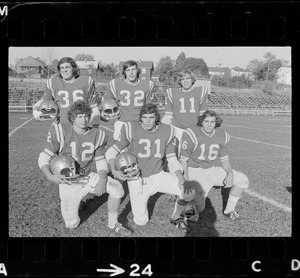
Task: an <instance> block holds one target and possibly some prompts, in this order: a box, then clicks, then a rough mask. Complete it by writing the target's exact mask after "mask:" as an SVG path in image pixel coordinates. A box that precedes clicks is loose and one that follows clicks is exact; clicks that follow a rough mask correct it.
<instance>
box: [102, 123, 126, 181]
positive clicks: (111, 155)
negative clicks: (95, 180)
mask: <svg viewBox="0 0 300 278" xmlns="http://www.w3.org/2000/svg"><path fill="white" fill-rule="evenodd" d="M127 125H130V123H124V124H123V125H122V128H121V132H120V140H118V141H115V142H114V144H113V145H112V146H111V147H110V148H108V149H107V151H106V152H105V158H106V160H107V162H108V164H109V167H110V170H111V173H112V174H113V176H114V177H115V178H116V179H118V180H123V181H124V180H126V179H125V176H124V175H123V173H121V172H120V171H118V170H117V169H116V166H115V160H116V157H117V155H118V154H119V153H120V152H121V151H122V150H123V149H124V148H126V147H128V146H129V144H130V142H129V140H128V132H127V128H126V126H127Z"/></svg>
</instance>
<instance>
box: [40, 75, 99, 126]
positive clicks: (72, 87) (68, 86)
mask: <svg viewBox="0 0 300 278" xmlns="http://www.w3.org/2000/svg"><path fill="white" fill-rule="evenodd" d="M94 91H95V82H94V80H93V79H92V78H91V77H90V76H84V75H83V76H79V77H78V78H76V79H75V80H74V81H73V82H67V81H66V80H64V79H62V78H60V77H58V76H54V77H51V78H50V79H48V80H47V83H46V86H45V93H44V95H43V96H42V100H46V99H50V100H54V101H55V102H56V103H57V104H58V106H59V115H60V122H61V123H69V121H68V111H69V110H70V107H71V105H72V104H73V103H74V102H76V101H78V100H83V101H85V102H87V103H89V104H90V105H91V107H92V108H93V107H94V106H96V105H97V104H96V98H95V96H94Z"/></svg>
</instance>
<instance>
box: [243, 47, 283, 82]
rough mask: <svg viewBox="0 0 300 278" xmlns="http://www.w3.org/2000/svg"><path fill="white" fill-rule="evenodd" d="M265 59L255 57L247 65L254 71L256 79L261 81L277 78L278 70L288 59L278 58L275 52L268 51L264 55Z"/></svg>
mask: <svg viewBox="0 0 300 278" xmlns="http://www.w3.org/2000/svg"><path fill="white" fill-rule="evenodd" d="M263 58H264V59H263V60H258V59H254V60H251V61H250V62H249V64H248V66H247V69H248V70H250V71H251V72H252V74H253V75H254V76H255V79H256V80H261V81H274V80H276V78H277V76H276V73H277V70H278V69H279V68H280V67H281V66H282V65H283V64H284V63H286V61H282V60H280V59H278V58H276V55H275V54H272V53H271V52H266V53H265V54H264V55H263Z"/></svg>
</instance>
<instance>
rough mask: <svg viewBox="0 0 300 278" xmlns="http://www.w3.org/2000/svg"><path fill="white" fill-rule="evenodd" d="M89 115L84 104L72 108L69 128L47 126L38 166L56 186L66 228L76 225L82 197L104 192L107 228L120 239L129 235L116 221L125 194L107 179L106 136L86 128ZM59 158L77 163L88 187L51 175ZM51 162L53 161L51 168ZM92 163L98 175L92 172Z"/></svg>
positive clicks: (55, 123)
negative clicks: (106, 198) (45, 139)
mask: <svg viewBox="0 0 300 278" xmlns="http://www.w3.org/2000/svg"><path fill="white" fill-rule="evenodd" d="M91 114H92V109H91V107H90V105H89V104H87V103H85V102H83V101H78V102H75V103H74V104H73V105H71V107H70V109H69V111H68V120H69V122H70V123H71V124H72V125H71V126H70V125H69V124H63V123H58V122H54V123H53V124H52V125H51V126H50V128H49V133H48V138H47V143H46V147H45V149H44V151H43V152H41V153H40V156H39V159H38V164H39V167H40V169H41V170H42V172H43V173H44V174H45V176H46V177H47V179H48V180H49V181H51V182H53V183H56V184H58V185H59V195H60V199H61V212H62V216H63V219H64V221H65V225H66V227H67V228H70V229H74V228H76V227H77V226H78V225H79V223H80V218H79V215H78V209H79V204H80V201H81V200H82V199H83V198H84V197H86V196H87V195H91V194H94V195H96V196H101V195H102V194H104V193H105V192H107V193H108V194H109V197H108V202H107V205H108V227H109V228H110V229H111V230H112V231H114V232H115V233H117V234H119V235H121V236H128V235H130V234H131V232H130V231H129V230H127V229H126V228H125V227H123V226H122V225H121V224H120V223H119V222H118V220H117V218H118V209H119V205H120V202H121V198H122V197H123V195H124V190H123V187H122V185H121V183H120V182H118V181H116V180H114V179H112V178H111V177H107V172H108V164H107V161H106V160H105V157H104V149H105V146H106V142H107V135H106V133H105V132H104V131H103V130H102V129H101V128H94V127H89V126H88V124H89V121H90V117H91ZM56 155H58V156H56ZM60 155H64V156H66V157H69V158H71V159H74V160H75V161H76V165H77V167H76V168H77V171H76V175H77V174H79V175H82V176H84V177H85V178H87V181H88V183H87V184H85V185H83V184H82V182H81V181H80V179H78V180H76V181H72V182H71V183H70V181H69V180H68V179H67V178H65V177H64V176H63V175H59V174H58V173H53V172H51V167H52V168H54V169H57V168H58V167H59V165H60V164H61V163H62V161H60V160H59V159H58V158H59V157H60ZM51 159H55V160H54V161H53V163H54V165H52V164H51V161H52V160H51ZM93 161H94V162H95V164H96V168H97V173H94V172H91V167H92V163H93ZM55 163H57V165H56V164H55ZM49 165H50V166H49Z"/></svg>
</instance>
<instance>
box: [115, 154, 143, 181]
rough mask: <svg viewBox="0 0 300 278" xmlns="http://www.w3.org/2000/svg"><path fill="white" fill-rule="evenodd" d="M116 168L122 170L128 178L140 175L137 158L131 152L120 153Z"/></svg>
mask: <svg viewBox="0 0 300 278" xmlns="http://www.w3.org/2000/svg"><path fill="white" fill-rule="evenodd" d="M115 165H116V169H117V170H118V171H121V172H122V173H123V174H124V175H125V177H126V178H127V179H134V178H138V177H139V176H140V168H139V166H138V161H137V158H136V157H135V156H134V155H133V154H131V153H130V152H124V153H120V154H119V155H118V156H117V157H116V161H115Z"/></svg>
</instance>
